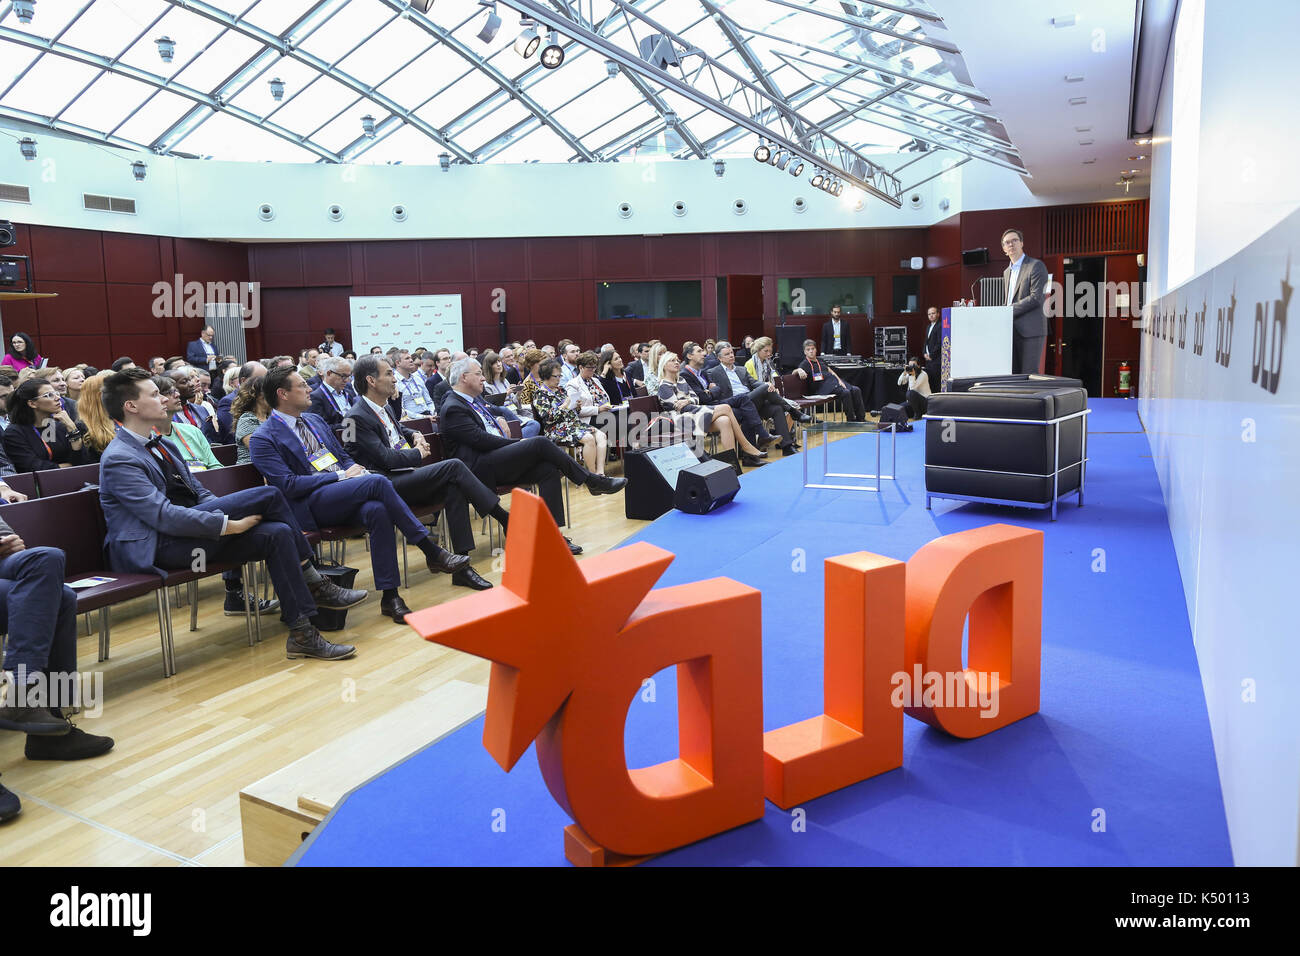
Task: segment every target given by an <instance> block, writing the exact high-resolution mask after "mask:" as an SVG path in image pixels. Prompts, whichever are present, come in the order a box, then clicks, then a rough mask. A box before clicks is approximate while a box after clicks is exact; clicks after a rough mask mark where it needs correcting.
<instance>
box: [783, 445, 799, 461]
mask: <svg viewBox="0 0 1300 956" xmlns="http://www.w3.org/2000/svg"><path fill="white" fill-rule="evenodd" d="M797 454H799V449H797V448H796V447H795V446H794V444H793V443H791V444H789V445H782V446H781V456H782V457H783V458H785V457H789V456H790V455H797Z"/></svg>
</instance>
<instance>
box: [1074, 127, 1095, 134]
mask: <svg viewBox="0 0 1300 956" xmlns="http://www.w3.org/2000/svg"><path fill="white" fill-rule="evenodd" d="M1074 131H1075V132H1076V133H1091V132H1092V127H1091V126H1076V127H1075V128H1074Z"/></svg>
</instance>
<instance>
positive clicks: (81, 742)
mask: <svg viewBox="0 0 1300 956" xmlns="http://www.w3.org/2000/svg"><path fill="white" fill-rule="evenodd" d="M112 749H113V738H112V737H96V736H95V735H94V734H88V733H86V732H85V731H84V730H82V729H81V728H80V727H73V728H72V729H71V730H69V731H68V732H67V733H66V734H64V735H63V736H61V737H34V736H31V735H29V736H28V737H27V747H26V749H25V751H24V752H25V753H26V754H27V759H28V760H85V759H86V758H88V757H98V756H99V755H100V754H106V753H108V752H109V751H110V750H112Z"/></svg>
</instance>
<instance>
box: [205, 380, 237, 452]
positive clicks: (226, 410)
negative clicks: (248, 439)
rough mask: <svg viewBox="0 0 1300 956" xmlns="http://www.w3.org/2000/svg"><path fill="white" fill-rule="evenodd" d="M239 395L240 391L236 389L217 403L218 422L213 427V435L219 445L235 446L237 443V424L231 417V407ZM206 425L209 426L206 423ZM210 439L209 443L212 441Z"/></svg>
mask: <svg viewBox="0 0 1300 956" xmlns="http://www.w3.org/2000/svg"><path fill="white" fill-rule="evenodd" d="M238 394H239V389H234V390H232V391H229V392H227V393H226V394H225V395H222V396H221V401H219V402H217V416H216V417H217V422H216V424H215V425H213V426H212V434H213V437H214V438H215V439H216V443H217V444H218V445H233V444H234V443H235V423H234V421H233V420H232V419H231V417H230V405H231V403H232V402H233V401H234V400H235V396H236V395H238ZM204 424H208V423H207V422H205V423H204ZM205 434H206V432H205ZM212 440H213V439H212V438H209V439H208V441H210V442H211V441H212Z"/></svg>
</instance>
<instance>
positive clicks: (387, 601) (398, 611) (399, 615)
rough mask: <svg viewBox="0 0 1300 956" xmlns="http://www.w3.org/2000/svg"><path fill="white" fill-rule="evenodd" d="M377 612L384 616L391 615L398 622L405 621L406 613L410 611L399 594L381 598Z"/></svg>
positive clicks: (402, 622) (403, 622)
mask: <svg viewBox="0 0 1300 956" xmlns="http://www.w3.org/2000/svg"><path fill="white" fill-rule="evenodd" d="M379 613H380V614H382V615H384V616H385V617H391V618H392V619H393V620H394V621H396V622H397V623H398V624H405V623H406V615H408V614H410V613H411V609H410V608H409V607H407V606H406V602H405V601H403V600H402V596H401V595H400V594H399V595H397V596H396V597H393V598H383V599H382V600H381V601H380V602H379Z"/></svg>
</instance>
